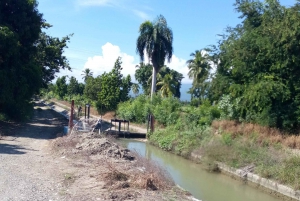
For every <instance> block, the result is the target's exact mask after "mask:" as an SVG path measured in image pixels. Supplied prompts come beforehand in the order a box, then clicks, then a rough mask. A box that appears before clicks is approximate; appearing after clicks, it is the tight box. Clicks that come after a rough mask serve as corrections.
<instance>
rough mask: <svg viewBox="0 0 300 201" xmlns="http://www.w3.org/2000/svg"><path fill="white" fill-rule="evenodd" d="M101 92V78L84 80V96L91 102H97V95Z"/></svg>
mask: <svg viewBox="0 0 300 201" xmlns="http://www.w3.org/2000/svg"><path fill="white" fill-rule="evenodd" d="M100 90H101V76H100V75H99V76H97V77H96V78H93V77H89V78H88V79H87V80H86V84H85V87H84V96H85V97H86V98H88V99H90V100H91V101H97V100H98V93H99V92H100Z"/></svg>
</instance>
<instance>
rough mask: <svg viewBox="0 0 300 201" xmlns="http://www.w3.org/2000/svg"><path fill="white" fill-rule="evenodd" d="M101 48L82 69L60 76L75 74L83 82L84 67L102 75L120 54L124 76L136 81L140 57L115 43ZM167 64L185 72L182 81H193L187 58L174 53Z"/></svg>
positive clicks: (109, 69)
mask: <svg viewBox="0 0 300 201" xmlns="http://www.w3.org/2000/svg"><path fill="white" fill-rule="evenodd" d="M101 49H102V52H101V55H94V56H90V57H88V59H87V60H86V61H85V64H84V67H83V68H82V69H78V68H76V69H73V70H72V72H70V71H64V70H63V71H61V72H60V73H59V75H58V76H63V75H68V76H69V77H70V76H74V77H76V79H77V80H79V81H80V82H83V80H82V76H81V74H82V71H83V70H84V69H86V68H90V69H91V71H92V72H93V76H94V77H96V76H98V75H101V74H103V73H104V72H110V71H111V70H112V68H113V66H114V63H115V61H116V59H117V58H118V57H119V56H120V57H122V67H123V69H122V74H123V75H124V76H127V75H128V74H129V75H130V76H131V80H132V82H136V80H135V77H134V74H135V70H136V67H135V66H136V65H138V64H139V62H140V61H139V60H138V59H135V57H134V56H131V55H128V54H126V53H124V52H122V51H121V49H120V47H119V46H117V45H113V44H111V43H109V42H107V43H106V44H104V45H103V46H102V47H101ZM148 62H149V60H148V57H147V56H146V55H145V63H148ZM165 65H167V66H168V67H170V68H171V69H174V70H176V71H178V72H179V73H182V74H183V76H184V79H183V80H182V83H185V84H187V83H192V80H190V79H189V78H188V75H187V73H188V68H187V65H186V60H185V59H182V58H178V57H176V56H175V55H173V56H172V60H171V63H167V62H166V63H165Z"/></svg>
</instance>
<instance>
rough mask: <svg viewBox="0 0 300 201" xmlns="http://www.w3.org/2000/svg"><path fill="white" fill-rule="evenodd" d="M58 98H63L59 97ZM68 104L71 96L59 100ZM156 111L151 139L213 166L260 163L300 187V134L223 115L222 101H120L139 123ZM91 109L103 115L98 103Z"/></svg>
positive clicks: (262, 170)
mask: <svg viewBox="0 0 300 201" xmlns="http://www.w3.org/2000/svg"><path fill="white" fill-rule="evenodd" d="M56 101H57V100H56ZM58 102H60V103H62V104H65V105H68V104H69V103H68V102H66V101H63V102H61V101H58ZM149 112H152V113H153V114H154V116H155V117H156V122H157V126H156V128H157V130H156V131H155V132H154V133H152V134H149V135H148V138H149V141H150V143H152V144H154V145H156V146H158V147H160V148H162V149H164V150H166V151H170V152H172V153H175V154H177V155H180V156H183V157H185V158H192V157H191V155H192V153H193V154H196V155H198V156H201V161H200V160H198V161H196V162H201V163H203V164H204V165H205V166H206V167H207V168H208V169H209V170H210V171H214V170H218V167H217V165H216V163H215V162H216V161H217V162H222V163H225V164H227V165H229V166H231V167H235V168H242V167H245V166H248V165H254V166H255V168H254V173H256V174H258V175H260V176H262V177H265V178H269V179H273V180H276V181H278V182H279V183H282V184H286V185H288V186H291V187H292V188H294V189H296V190H298V189H300V167H299V164H300V157H299V155H300V154H298V152H299V153H300V151H299V149H300V136H297V135H290V134H289V135H287V134H283V133H281V132H280V131H279V130H276V129H273V128H268V127H263V126H259V125H255V124H249V123H237V122H235V121H229V120H221V116H222V111H220V110H219V109H218V108H217V107H216V106H210V105H208V104H206V105H205V104H204V105H202V106H200V107H191V106H182V105H181V104H180V103H179V102H178V101H176V100H175V99H172V100H170V99H161V98H159V97H155V98H154V101H153V103H152V104H151V103H150V102H149V100H148V99H147V98H146V97H143V96H141V97H139V98H137V99H135V100H132V101H129V102H125V103H122V104H120V105H119V108H118V111H117V115H118V116H119V117H120V118H125V119H129V120H131V121H133V122H136V123H139V124H143V125H144V124H145V122H144V121H145V116H146V115H147V113H149ZM91 114H95V115H97V114H98V113H97V111H96V110H94V109H92V110H91Z"/></svg>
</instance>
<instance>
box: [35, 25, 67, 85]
mask: <svg viewBox="0 0 300 201" xmlns="http://www.w3.org/2000/svg"><path fill="white" fill-rule="evenodd" d="M49 27H50V26H49V25H47V27H46V28H49ZM71 36H72V35H69V36H66V37H63V38H62V39H59V38H57V37H52V36H49V35H47V34H46V33H45V32H42V33H41V34H40V37H39V39H38V41H37V43H36V46H37V56H36V60H37V62H38V64H39V66H41V67H43V68H42V79H43V87H46V86H47V84H49V83H50V82H51V81H52V80H53V79H54V78H55V74H56V73H58V72H59V71H60V69H68V70H71V67H70V66H69V62H68V60H67V57H66V56H63V54H64V49H65V48H67V47H68V46H67V43H68V42H69V41H70V37H71Z"/></svg>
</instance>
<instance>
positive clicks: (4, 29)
mask: <svg viewBox="0 0 300 201" xmlns="http://www.w3.org/2000/svg"><path fill="white" fill-rule="evenodd" d="M49 27H50V25H49V24H47V23H46V22H45V20H44V19H43V18H42V14H41V13H39V11H38V9H37V1H36V0H23V1H15V0H6V1H0V66H1V68H0V112H1V113H4V114H5V115H7V117H9V118H14V119H16V120H21V119H24V118H28V117H29V116H30V114H31V113H32V105H31V104H30V101H31V98H32V96H33V95H34V94H37V93H38V92H39V89H40V88H41V87H43V86H45V84H46V83H48V82H49V81H51V80H52V79H53V78H54V76H53V75H54V73H56V72H58V71H59V69H61V68H65V67H66V68H68V66H67V60H66V58H65V57H64V56H62V53H63V50H64V48H65V47H66V42H67V41H68V40H69V38H68V37H67V38H64V39H62V40H59V39H58V38H52V37H50V36H47V35H46V34H45V33H42V28H49Z"/></svg>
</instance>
